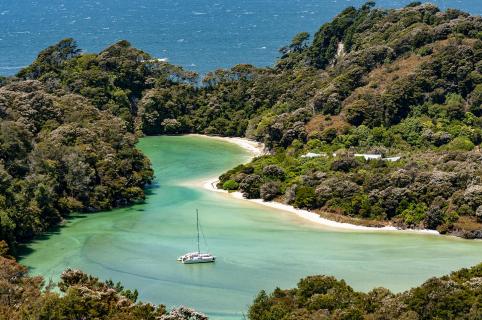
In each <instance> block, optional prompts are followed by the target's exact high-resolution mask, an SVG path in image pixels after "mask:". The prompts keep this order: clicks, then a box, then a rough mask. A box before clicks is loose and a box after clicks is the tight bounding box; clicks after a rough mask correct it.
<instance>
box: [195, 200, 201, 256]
mask: <svg viewBox="0 0 482 320" xmlns="http://www.w3.org/2000/svg"><path fill="white" fill-rule="evenodd" d="M196 227H197V253H200V252H201V250H200V249H199V213H198V210H197V209H196Z"/></svg>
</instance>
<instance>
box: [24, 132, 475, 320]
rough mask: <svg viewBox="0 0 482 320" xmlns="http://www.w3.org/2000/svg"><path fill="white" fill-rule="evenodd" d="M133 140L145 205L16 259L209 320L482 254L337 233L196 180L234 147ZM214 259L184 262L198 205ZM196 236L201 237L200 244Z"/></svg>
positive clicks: (416, 279) (396, 283)
mask: <svg viewBox="0 0 482 320" xmlns="http://www.w3.org/2000/svg"><path fill="white" fill-rule="evenodd" d="M138 147H139V148H140V149H141V150H142V151H143V152H144V153H145V154H146V155H147V156H148V157H149V158H150V159H151V161H152V164H153V168H154V170H155V174H156V179H155V183H154V184H153V186H152V187H151V188H150V189H149V190H148V197H147V200H146V202H145V203H142V204H137V205H134V206H132V207H130V208H124V209H116V210H112V211H109V212H102V213H97V214H91V215H80V216H79V217H78V218H76V219H72V220H71V221H70V222H69V223H68V224H67V225H66V226H64V227H62V228H61V229H59V230H57V231H55V232H52V233H51V234H50V235H48V236H46V237H43V239H41V240H37V241H34V242H33V243H32V244H31V245H30V246H29V247H28V250H26V252H25V255H24V256H23V258H22V259H21V261H20V262H21V263H23V264H25V265H27V266H29V267H30V268H31V270H32V274H41V275H43V276H45V277H46V279H49V278H51V277H53V280H54V281H55V280H57V278H55V277H56V276H58V275H60V274H61V272H62V271H63V270H64V269H66V268H68V267H72V268H80V269H82V270H84V271H85V272H88V273H90V274H93V275H95V276H99V277H100V278H102V279H109V278H112V280H114V281H122V283H123V284H124V285H125V287H127V288H133V289H134V288H138V289H142V290H140V292H141V296H140V299H141V300H143V301H150V302H153V303H164V304H167V305H168V306H177V305H180V304H183V305H189V306H192V307H194V308H196V309H197V310H199V311H202V312H205V313H207V314H208V315H209V316H210V318H212V319H242V314H243V312H246V310H247V307H248V304H249V303H251V302H252V300H253V298H254V296H255V295H256V294H257V292H258V291H259V290H261V289H266V290H272V289H274V288H275V287H276V286H279V287H282V288H289V287H294V286H295V285H296V283H297V281H298V280H299V279H300V278H301V277H305V276H307V275H312V274H327V275H334V276H336V277H337V278H340V279H345V280H346V281H347V283H348V284H349V285H351V286H352V287H354V289H356V290H370V289H372V288H373V287H377V286H384V287H387V288H389V289H391V290H394V291H401V290H404V289H408V288H410V287H412V286H416V285H419V284H421V283H422V282H423V281H425V280H426V279H428V278H429V277H432V276H438V275H442V274H447V273H449V272H450V271H452V270H456V269H459V268H461V267H468V266H471V265H474V264H476V263H479V262H480V261H482V250H481V249H482V243H481V242H478V241H467V240H462V239H458V238H452V237H441V236H436V235H420V234H404V233H397V232H380V231H378V232H372V231H349V230H344V231H339V230H335V229H332V228H330V229H328V228H327V227H324V226H322V225H320V224H316V223H313V222H311V221H309V220H306V219H303V218H301V217H299V216H298V215H296V214H293V213H292V212H286V211H280V210H277V209H274V208H270V207H266V206H261V205H259V204H257V203H253V202H250V201H245V200H240V199H235V198H233V197H230V196H229V195H227V194H224V193H218V192H212V191H209V190H206V189H204V188H202V182H203V181H206V180H207V179H209V178H212V177H216V176H218V175H219V174H221V173H222V172H223V171H225V170H227V169H229V168H232V167H233V166H235V165H237V164H240V163H243V162H246V161H247V160H248V159H249V158H250V154H249V153H248V152H247V151H246V150H244V149H243V148H241V147H239V146H238V145H236V144H233V143H230V142H229V141H222V140H218V139H207V138H204V137H199V136H174V137H166V136H161V137H147V138H143V139H141V141H140V143H139V145H138ZM196 208H198V209H199V212H200V213H202V227H203V230H204V232H205V233H206V235H209V237H208V243H207V246H206V244H205V243H201V245H202V247H203V248H206V249H207V250H209V251H210V252H212V253H213V254H215V255H216V256H217V259H216V263H213V264H202V265H182V264H180V263H178V262H177V261H176V258H177V257H178V256H179V255H181V254H183V253H185V252H186V251H187V250H190V249H193V248H195V247H196V241H197V239H196V224H195V221H196V220H195V219H196V216H195V212H196V211H195V210H196ZM201 241H202V240H201Z"/></svg>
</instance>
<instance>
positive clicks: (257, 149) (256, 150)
mask: <svg viewBox="0 0 482 320" xmlns="http://www.w3.org/2000/svg"><path fill="white" fill-rule="evenodd" d="M195 136H199V137H205V138H210V139H217V140H220V141H227V142H230V143H234V144H236V145H238V146H240V147H242V148H244V149H245V150H247V151H248V152H249V153H250V154H251V156H252V157H251V159H252V158H254V157H258V156H261V155H263V154H267V152H266V149H265V146H264V145H263V144H262V143H260V142H256V141H253V140H249V139H247V138H238V137H236V138H231V137H219V136H207V135H200V134H196V135H195ZM218 181H219V180H218V178H210V179H208V180H205V181H203V182H202V183H199V182H197V183H193V184H195V185H196V186H202V187H203V188H204V189H207V190H209V191H214V192H222V193H225V194H228V195H230V196H231V197H233V198H236V199H240V200H245V201H250V202H252V203H256V204H259V205H263V206H267V207H270V208H274V209H278V210H282V211H285V212H290V213H294V214H296V215H297V216H299V217H301V218H303V219H305V220H308V221H311V222H313V223H317V224H320V225H323V226H326V227H329V228H334V229H343V230H353V231H383V232H386V231H395V232H405V233H423V234H433V235H439V232H438V231H436V230H428V229H400V228H397V227H395V226H385V227H367V226H360V225H356V224H351V223H345V222H338V221H333V220H329V219H326V218H323V217H321V216H320V215H319V214H317V213H315V212H311V211H308V210H303V209H297V208H295V207H293V206H290V205H287V204H283V203H280V202H276V201H264V200H263V199H246V198H244V197H243V195H242V193H241V192H228V191H226V190H223V189H219V188H217V186H216V185H217V183H218Z"/></svg>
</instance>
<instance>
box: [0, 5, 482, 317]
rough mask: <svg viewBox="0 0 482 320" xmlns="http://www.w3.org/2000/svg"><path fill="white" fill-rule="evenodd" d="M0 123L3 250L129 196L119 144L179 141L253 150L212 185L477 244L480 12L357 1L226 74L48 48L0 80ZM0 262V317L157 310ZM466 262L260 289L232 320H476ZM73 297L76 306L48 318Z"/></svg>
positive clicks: (134, 161)
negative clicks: (385, 277) (442, 268)
mask: <svg viewBox="0 0 482 320" xmlns="http://www.w3.org/2000/svg"><path fill="white" fill-rule="evenodd" d="M0 119H1V121H0V191H1V192H0V240H3V241H4V242H2V243H3V244H2V248H10V249H9V250H8V253H7V251H6V249H5V250H4V251H5V252H3V253H2V254H3V255H4V256H7V255H13V256H15V255H16V254H17V250H18V245H19V244H20V243H22V242H26V241H29V240H31V239H33V238H34V237H35V236H37V235H40V234H42V233H43V232H45V231H47V230H49V229H50V228H53V227H55V226H58V225H61V224H62V223H63V222H64V221H65V220H66V219H68V218H69V215H70V214H71V213H72V212H86V213H90V212H92V213H93V212H96V211H101V210H109V209H111V208H115V207H120V206H126V205H130V204H132V203H135V202H137V201H143V199H144V198H145V187H146V186H147V185H148V184H150V183H151V182H152V180H153V174H154V173H153V171H152V169H151V166H150V163H149V160H148V159H147V158H146V157H145V156H144V155H143V154H142V153H141V152H140V151H139V150H137V149H136V147H135V144H136V142H137V139H138V138H139V137H141V136H143V135H159V134H184V133H202V134H208V135H223V136H241V137H247V138H250V139H254V140H256V141H259V142H262V143H264V144H265V146H266V148H267V152H268V154H267V155H265V156H261V157H258V158H256V159H254V160H253V161H252V162H251V163H249V164H245V165H241V166H238V167H236V168H233V169H232V170H230V171H228V172H226V173H224V174H223V175H221V177H220V182H219V185H218V186H219V187H221V188H223V189H226V190H230V191H241V192H242V193H243V195H244V196H245V197H247V198H263V199H265V200H267V201H270V200H275V201H280V202H284V203H287V204H290V205H293V206H295V207H298V208H305V209H309V210H313V211H315V212H317V213H319V214H320V215H322V216H324V217H327V218H329V219H333V220H337V221H344V222H350V223H356V224H362V225H370V226H383V225H387V224H391V225H395V226H398V227H400V228H427V229H433V230H438V231H439V232H441V233H443V234H451V235H456V236H461V237H465V238H470V239H474V238H482V152H481V149H480V144H481V142H482V18H481V17H480V16H473V15H470V14H467V13H465V12H462V11H459V10H454V9H448V10H446V11H441V10H439V9H438V8H437V7H436V6H434V5H432V4H420V3H418V2H414V3H412V4H410V5H408V6H407V7H405V8H402V9H380V8H376V7H375V4H374V3H373V2H367V3H366V4H365V5H363V6H361V7H360V8H354V7H349V8H347V9H345V10H344V11H343V12H341V13H340V14H339V15H337V16H336V17H335V18H334V19H333V20H332V21H331V22H328V23H326V24H324V25H323V26H321V27H320V29H319V30H318V31H317V32H316V33H315V34H313V35H310V34H308V33H306V32H301V33H299V34H297V35H295V36H294V37H293V40H292V42H291V43H290V44H288V45H287V46H285V47H283V48H281V49H280V58H279V59H278V61H276V62H275V64H274V65H273V66H271V67H264V68H258V67H254V66H252V65H247V64H240V65H236V66H234V67H232V68H231V69H220V70H216V71H213V72H210V73H208V74H206V75H203V76H202V77H201V76H200V75H198V74H196V73H194V72H191V71H186V70H183V68H181V67H179V66H175V65H171V64H169V63H167V62H164V61H160V60H159V59H156V58H155V57H152V56H151V55H149V54H148V53H145V52H143V51H141V50H139V49H136V48H134V47H132V46H131V44H130V43H129V42H127V41H120V42H118V43H116V44H113V45H112V46H110V47H108V48H106V49H105V50H103V51H101V52H100V53H84V52H83V51H82V50H81V49H80V48H78V46H77V44H76V42H75V40H74V39H64V40H62V41H60V42H58V43H57V44H54V45H52V46H50V47H48V48H46V49H45V50H43V51H41V52H40V53H39V55H38V57H37V59H36V60H35V61H34V62H33V63H32V64H31V65H30V66H28V67H25V68H24V69H22V70H21V71H20V72H19V73H18V74H17V75H16V76H13V77H0ZM310 154H311V156H307V155H310ZM360 154H361V155H363V154H368V155H375V156H376V157H375V158H376V159H372V160H365V158H364V157H363V156H356V155H360ZM390 159H392V160H390ZM159 179H162V177H159ZM1 263H2V268H0V270H2V271H1V272H2V275H1V279H0V281H2V287H3V285H6V286H12V290H13V291H8V295H7V297H8V300H6V301H7V302H6V303H5V302H4V300H2V301H3V302H2V303H1V304H0V308H1V309H0V318H1V317H2V316H3V317H4V318H6V319H24V318H25V317H27V315H29V314H30V315H35V316H32V318H40V319H49V317H50V318H51V317H53V315H49V314H48V313H45V312H50V311H52V312H56V314H55V317H56V319H57V318H58V319H71V318H72V317H77V318H82V317H97V318H99V319H104V318H105V319H107V318H108V317H110V318H109V319H113V318H115V319H136V317H137V318H138V319H141V318H142V319H151V318H152V319H154V318H156V317H161V319H163V318H162V317H163V316H166V317H167V316H169V315H168V314H167V311H166V310H165V308H163V307H154V306H151V305H146V304H136V303H135V294H134V292H131V291H125V290H124V289H123V288H122V286H121V285H120V284H119V285H118V286H116V285H114V284H112V283H104V282H101V281H100V280H98V279H95V278H92V277H90V276H88V275H85V274H83V273H81V272H80V271H79V272H77V271H72V270H71V271H66V273H65V276H63V278H62V281H61V283H60V284H59V288H61V290H62V291H64V293H65V294H64V295H62V296H59V295H57V294H56V293H53V292H50V291H49V289H46V291H42V287H43V285H44V283H43V282H42V280H41V279H39V278H35V277H29V276H28V275H27V272H26V269H25V268H23V267H21V266H19V265H18V264H16V263H15V262H14V261H13V260H11V259H8V258H2V262H1ZM480 270H481V267H480V265H479V266H478V267H474V268H473V269H471V270H462V271H460V272H458V273H454V274H453V275H451V276H450V277H443V278H440V279H435V280H430V281H428V282H427V283H426V284H424V285H423V286H421V287H420V288H416V289H413V290H411V291H409V292H406V293H403V294H401V295H394V294H392V293H390V292H388V291H387V290H384V289H380V290H378V289H376V290H374V291H372V292H370V293H369V294H363V293H357V292H354V291H353V290H352V289H351V288H350V287H349V286H347V285H346V284H345V283H344V282H343V281H338V280H336V279H333V278H329V277H310V278H307V279H304V280H302V281H301V282H300V284H299V286H298V288H297V289H293V290H288V291H284V290H276V291H275V292H273V293H272V294H271V295H267V294H265V293H262V294H260V295H259V296H258V298H257V299H256V300H255V302H254V304H253V306H252V307H251V309H250V318H251V319H322V318H323V319H325V318H327V317H328V318H333V319H342V318H343V319H359V318H363V317H369V318H370V319H372V318H373V319H385V318H383V317H382V316H380V317H378V315H379V314H382V313H384V312H385V311H383V310H384V309H383V308H386V309H387V310H386V312H387V313H386V314H390V313H389V312H393V313H392V314H393V315H394V317H395V316H396V317H402V318H406V319H418V318H423V319H426V318H427V315H426V313H424V312H426V310H424V309H425V308H426V307H427V306H428V305H430V306H431V308H435V309H434V310H438V311H437V312H440V315H439V318H441V319H442V318H457V317H458V315H465V318H467V319H469V318H473V319H476V318H480V310H479V309H480V297H481V295H482V293H481V292H480V287H481V286H480V283H478V285H477V281H478V280H477V279H480V277H481V275H480ZM11 274H18V275H20V276H15V277H11V276H10V275H11ZM477 277H478V278H477ZM445 288H450V290H454V291H453V292H454V295H455V296H457V297H460V299H459V300H454V301H453V303H459V304H458V305H450V306H448V307H447V308H450V310H447V309H445V307H444V306H443V304H444V303H445V302H444V301H445V300H444V299H445V298H444V297H443V296H440V297H437V298H433V299H439V300H437V301H439V302H437V303H436V304H433V305H432V304H431V303H430V301H429V300H430V299H431V298H428V297H432V296H433V295H432V293H433V292H437V290H442V289H443V290H445ZM474 288H475V289H474ZM477 288H478V289H477ZM2 290H3V289H2ZM447 290H448V289H447ZM455 291H456V293H455ZM12 292H15V294H13V295H12ZM449 292H452V291H449ZM1 294H4V292H2V293H1ZM92 295H95V296H101V297H103V298H102V299H101V300H100V301H97V300H96V301H97V302H94V301H93V300H92ZM0 296H1V295H0ZM104 298H105V299H107V300H105V301H104V300H103V299H104ZM2 299H3V298H2ZM32 299H33V300H32ZM89 299H90V300H89ZM340 299H341V300H340ZM27 301H35V302H27ZM339 301H343V302H339ZM367 301H370V303H366V302H367ZM477 301H478V302H477ZM469 302H470V306H473V307H472V308H471V309H467V310H466V306H467V305H469ZM86 304H91V305H90V306H89V307H88V308H87V307H86V310H83V309H82V308H83V307H82V306H85V305H86ZM74 305H77V306H78V308H79V310H78V312H79V313H78V314H76V315H73V314H69V313H65V312H67V310H70V308H72V309H73V310H74V309H75V310H77V309H76V308H74V307H73V306H74ZM68 306H69V307H68ZM124 306H126V307H125V308H124ZM130 306H135V307H130ZM462 306H463V307H462ZM87 309H88V310H87ZM83 312H84V313H83ZM85 312H98V313H96V314H95V315H93V314H88V313H85ZM173 312H179V313H182V312H187V314H188V313H189V312H194V311H192V310H174V311H173ZM397 312H398V313H397ZM434 312H435V311H434ZM446 312H453V314H448V313H446ZM134 313H135V314H136V315H134ZM114 315H115V316H114ZM368 315H369V316H368ZM472 315H473V317H472ZM179 317H181V316H179ZM196 317H197V318H196ZM203 317H204V316H203V315H200V314H197V315H195V316H192V319H204V318H203ZM283 317H284V318H283ZM303 317H304V318H303ZM386 318H387V317H386ZM389 318H390V317H388V318H387V319H389ZM165 319H178V318H175V317H173V318H165ZM179 319H183V318H179ZM186 319H191V318H186Z"/></svg>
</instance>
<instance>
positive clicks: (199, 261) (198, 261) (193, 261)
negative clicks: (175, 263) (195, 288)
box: [182, 259, 216, 264]
mask: <svg viewBox="0 0 482 320" xmlns="http://www.w3.org/2000/svg"><path fill="white" fill-rule="evenodd" d="M214 261H216V259H210V260H207V259H198V260H186V261H182V263H183V264H197V263H212V262H214Z"/></svg>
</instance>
